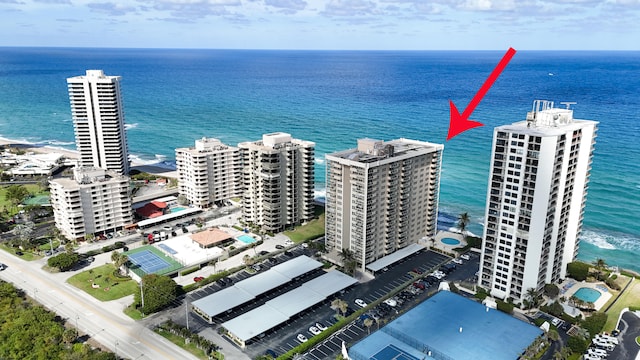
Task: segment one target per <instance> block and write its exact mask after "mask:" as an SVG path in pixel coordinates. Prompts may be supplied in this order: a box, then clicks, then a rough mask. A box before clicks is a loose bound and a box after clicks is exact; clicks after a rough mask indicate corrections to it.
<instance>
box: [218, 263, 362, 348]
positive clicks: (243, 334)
mask: <svg viewBox="0 0 640 360" xmlns="http://www.w3.org/2000/svg"><path fill="white" fill-rule="evenodd" d="M357 282H358V280H356V279H354V278H352V277H351V276H348V275H345V274H343V273H341V272H340V271H337V270H334V271H330V272H328V273H326V274H324V275H321V276H319V277H317V278H315V279H313V280H309V281H307V282H306V283H304V284H302V285H301V286H300V287H298V288H295V289H293V290H291V291H289V292H287V293H285V294H282V295H280V296H278V297H276V298H274V299H272V300H269V301H267V302H266V303H265V304H264V305H262V306H259V307H257V308H255V309H253V310H251V311H249V312H246V313H244V314H242V315H240V316H238V317H235V318H233V319H231V320H229V321H227V322H225V323H223V324H222V326H223V327H224V328H225V329H227V330H228V331H229V332H231V333H232V334H233V335H234V336H235V337H237V338H238V339H241V340H242V341H247V340H250V339H252V338H254V337H256V336H258V335H260V334H262V333H264V332H265V331H268V330H270V329H272V328H274V327H276V326H278V325H280V324H282V323H283V322H285V321H287V320H289V319H290V318H292V317H293V316H295V315H297V314H298V313H300V312H302V311H304V310H306V309H308V308H310V307H311V306H313V305H316V304H318V303H320V302H322V301H324V300H325V299H327V298H328V297H329V296H331V295H333V294H335V293H336V292H338V291H340V290H342V289H345V288H347V287H349V286H351V285H353V284H355V283H357Z"/></svg>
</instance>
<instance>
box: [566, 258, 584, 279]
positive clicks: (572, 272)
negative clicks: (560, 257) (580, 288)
mask: <svg viewBox="0 0 640 360" xmlns="http://www.w3.org/2000/svg"><path fill="white" fill-rule="evenodd" d="M567 273H568V275H569V276H570V277H572V278H573V279H576V280H578V281H582V280H586V279H587V276H589V264H585V263H582V262H579V261H574V262H570V263H569V264H567Z"/></svg>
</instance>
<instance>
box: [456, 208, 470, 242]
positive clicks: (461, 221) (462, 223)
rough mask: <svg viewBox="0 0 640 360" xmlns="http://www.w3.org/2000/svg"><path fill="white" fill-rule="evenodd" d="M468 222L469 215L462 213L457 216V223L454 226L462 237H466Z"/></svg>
mask: <svg viewBox="0 0 640 360" xmlns="http://www.w3.org/2000/svg"><path fill="white" fill-rule="evenodd" d="M470 221H471V219H470V218H469V213H466V212H463V213H462V214H460V215H458V223H457V224H456V226H457V227H458V229H459V230H460V233H461V234H462V236H464V237H466V236H467V226H468V225H469V222H470Z"/></svg>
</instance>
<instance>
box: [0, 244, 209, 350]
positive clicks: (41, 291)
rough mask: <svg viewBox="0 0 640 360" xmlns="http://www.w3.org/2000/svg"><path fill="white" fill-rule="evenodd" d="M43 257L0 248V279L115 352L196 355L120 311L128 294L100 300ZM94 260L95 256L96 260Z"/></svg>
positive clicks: (125, 302)
mask: <svg viewBox="0 0 640 360" xmlns="http://www.w3.org/2000/svg"><path fill="white" fill-rule="evenodd" d="M44 261H45V259H40V260H36V261H32V262H27V261H24V260H22V259H18V258H16V257H14V256H12V255H10V254H7V253H6V252H4V251H0V262H3V263H5V264H6V265H7V266H8V268H7V269H6V270H4V271H0V279H2V280H4V281H7V282H11V283H13V284H14V286H15V287H17V288H20V289H22V290H23V291H25V292H26V293H27V295H29V296H31V297H32V298H33V299H35V300H36V301H38V302H39V303H41V304H43V305H44V306H45V307H46V308H48V309H49V310H51V311H54V312H55V313H56V314H58V315H59V316H60V317H62V318H64V319H66V320H67V321H69V322H70V323H71V324H72V325H74V326H76V327H77V328H78V329H79V332H80V334H81V335H83V334H86V335H88V336H89V337H91V338H93V339H94V340H96V341H97V342H99V343H100V344H102V345H104V346H105V347H106V348H109V349H110V350H111V351H113V352H114V353H115V354H116V355H117V356H120V357H126V358H129V359H150V360H156V359H197V358H196V357H195V356H193V355H191V354H190V353H188V352H186V351H184V350H182V349H181V348H179V347H177V346H175V345H174V344H173V343H171V342H169V341H168V340H166V339H164V338H163V337H161V336H160V335H157V334H155V333H154V332H153V331H152V330H150V329H147V328H145V327H143V326H142V325H140V324H138V323H136V322H135V321H133V320H132V319H130V318H129V317H127V316H126V315H124V313H123V312H122V310H123V309H124V307H125V306H126V305H127V304H128V303H130V302H131V298H130V297H129V299H125V300H120V301H117V300H116V301H110V302H106V303H103V302H100V301H98V300H96V299H94V298H93V297H91V296H90V295H88V294H86V293H84V292H83V291H81V290H79V289H76V288H75V287H73V286H71V285H69V284H67V283H66V282H65V280H66V279H67V278H68V277H69V274H68V273H58V274H50V273H48V272H46V271H44V270H42V269H41V267H42V265H43V264H44ZM96 261H97V260H96Z"/></svg>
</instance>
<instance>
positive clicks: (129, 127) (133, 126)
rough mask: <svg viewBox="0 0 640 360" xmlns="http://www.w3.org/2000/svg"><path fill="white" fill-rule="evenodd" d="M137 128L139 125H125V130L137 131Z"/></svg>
mask: <svg viewBox="0 0 640 360" xmlns="http://www.w3.org/2000/svg"><path fill="white" fill-rule="evenodd" d="M137 127H138V123H133V124H124V129H125V130H131V129H135V128H137Z"/></svg>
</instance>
